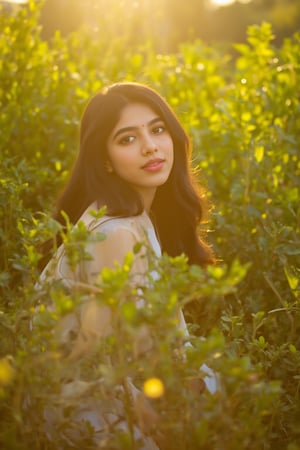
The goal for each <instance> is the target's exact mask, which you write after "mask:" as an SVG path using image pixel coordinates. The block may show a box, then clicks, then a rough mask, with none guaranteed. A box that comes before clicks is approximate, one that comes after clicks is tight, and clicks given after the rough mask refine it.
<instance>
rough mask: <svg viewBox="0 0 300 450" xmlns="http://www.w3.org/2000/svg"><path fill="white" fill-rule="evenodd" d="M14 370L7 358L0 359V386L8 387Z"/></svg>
mask: <svg viewBox="0 0 300 450" xmlns="http://www.w3.org/2000/svg"><path fill="white" fill-rule="evenodd" d="M14 373H15V371H14V368H13V366H12V365H11V362H10V361H9V358H8V357H6V358H2V359H0V386H6V385H8V384H9V383H10V382H11V381H12V379H13V377H14Z"/></svg>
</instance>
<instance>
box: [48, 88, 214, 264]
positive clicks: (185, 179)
mask: <svg viewBox="0 0 300 450" xmlns="http://www.w3.org/2000/svg"><path fill="white" fill-rule="evenodd" d="M130 103H141V104H145V105H147V106H149V107H150V108H151V109H152V110H153V111H154V112H155V113H156V114H158V116H159V117H160V118H161V119H162V120H163V121H164V123H165V125H166V128H167V130H168V132H169V133H170V135H171V138H172V141H173V147H174V164H173V167H172V170H171V173H170V176H169V178H168V180H167V182H166V183H165V184H164V185H162V186H160V187H158V188H157V191H156V194H155V198H154V201H153V204H152V207H151V215H152V216H153V217H154V220H155V225H156V228H157V231H158V234H159V239H160V242H161V246H162V251H165V252H166V253H168V254H169V255H170V256H177V255H180V254H181V253H184V254H186V256H187V257H188V259H189V262H190V263H193V264H200V265H201V266H205V265H207V264H209V263H213V262H214V257H213V253H212V251H211V249H210V247H209V246H208V245H207V244H206V243H205V241H204V240H203V239H200V237H199V232H198V231H199V230H198V226H199V224H200V222H201V221H202V220H203V217H204V214H205V212H206V211H205V210H206V207H205V200H204V196H203V192H200V191H199V187H197V184H196V183H195V182H194V181H193V176H192V172H191V169H190V167H189V160H190V156H191V145H190V140H189V138H188V136H187V134H186V132H185V131H184V129H183V127H182V126H181V124H180V122H179V120H178V118H177V117H176V115H175V113H174V112H173V111H172V109H171V108H170V107H169V105H168V104H167V102H166V101H165V100H164V99H163V98H162V97H161V96H160V95H159V94H158V93H157V92H156V91H154V90H153V89H151V88H149V87H148V86H145V85H142V84H138V83H127V82H126V83H116V84H113V85H111V86H109V87H108V88H105V89H103V90H102V91H100V92H98V93H97V94H96V95H94V96H93V97H92V98H91V100H90V101H89V103H88V105H87V107H86V109H85V111H84V114H83V117H82V120H81V127H80V150H79V155H78V158H77V160H76V162H75V165H74V168H73V170H72V172H71V176H70V178H69V181H68V183H67V185H66V187H65V190H64V191H63V193H62V195H61V196H60V198H59V199H58V202H57V209H56V211H57V212H56V214H55V215H54V218H55V219H56V220H58V221H59V222H61V223H62V224H63V223H64V219H63V216H62V215H61V211H64V212H65V213H66V214H67V215H68V216H69V219H70V221H71V222H72V223H76V221H77V220H78V219H79V218H80V216H81V215H82V213H83V212H84V211H85V209H86V208H87V207H88V206H90V205H91V204H92V203H93V202H95V201H97V202H98V205H99V206H103V205H106V206H107V213H108V214H109V215H112V216H124V217H128V216H134V215H138V214H141V213H142V211H143V204H142V200H141V198H140V197H139V195H138V193H137V192H136V191H135V190H134V189H133V188H132V187H131V186H130V185H129V184H128V183H127V182H125V181H124V180H123V179H121V178H120V177H118V176H117V175H116V174H115V173H113V174H111V173H109V171H107V166H106V164H107V160H108V156H107V141H108V138H109V136H110V134H111V132H112V130H113V128H114V127H115V126H116V124H117V123H118V121H119V119H120V116H121V112H122V110H123V109H124V107H125V106H127V105H128V104H130Z"/></svg>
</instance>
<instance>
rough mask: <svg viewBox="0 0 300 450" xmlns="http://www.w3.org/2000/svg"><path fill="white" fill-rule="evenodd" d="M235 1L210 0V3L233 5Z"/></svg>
mask: <svg viewBox="0 0 300 450" xmlns="http://www.w3.org/2000/svg"><path fill="white" fill-rule="evenodd" d="M234 2H235V0H210V3H211V4H212V5H213V6H227V5H231V4H232V3H234Z"/></svg>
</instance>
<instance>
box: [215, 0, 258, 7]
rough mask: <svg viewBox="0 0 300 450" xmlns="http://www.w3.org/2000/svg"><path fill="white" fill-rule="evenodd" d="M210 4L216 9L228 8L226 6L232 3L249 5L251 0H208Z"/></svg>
mask: <svg viewBox="0 0 300 450" xmlns="http://www.w3.org/2000/svg"><path fill="white" fill-rule="evenodd" d="M209 2H210V4H211V5H212V6H214V7H216V8H218V7H219V6H228V5H232V4H233V3H237V2H239V3H243V4H245V3H250V2H251V0H209Z"/></svg>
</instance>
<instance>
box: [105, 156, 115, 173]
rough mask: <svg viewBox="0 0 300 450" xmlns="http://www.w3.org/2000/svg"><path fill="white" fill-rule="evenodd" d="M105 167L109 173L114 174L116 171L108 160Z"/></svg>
mask: <svg viewBox="0 0 300 450" xmlns="http://www.w3.org/2000/svg"><path fill="white" fill-rule="evenodd" d="M104 167H105V170H106V172H107V173H113V171H114V169H113V167H112V165H111V163H110V161H109V160H108V159H107V160H106V161H105V164H104Z"/></svg>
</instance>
